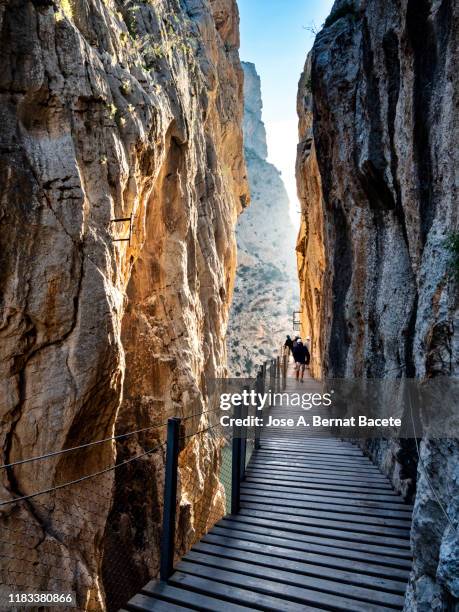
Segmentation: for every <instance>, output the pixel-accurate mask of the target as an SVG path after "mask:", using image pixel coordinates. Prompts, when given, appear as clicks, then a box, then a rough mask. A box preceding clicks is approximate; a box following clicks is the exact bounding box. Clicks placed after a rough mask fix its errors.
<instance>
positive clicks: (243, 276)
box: [228, 62, 298, 376]
mask: <svg viewBox="0 0 459 612" xmlns="http://www.w3.org/2000/svg"><path fill="white" fill-rule="evenodd" d="M242 66H243V69H244V151H245V159H246V162H247V174H248V179H249V185H250V195H251V205H250V207H249V208H248V209H246V210H245V211H244V213H243V214H242V215H241V216H240V217H239V220H238V223H237V227H236V237H237V246H238V250H237V252H238V266H237V273H236V283H235V288H234V296H233V303H232V307H231V313H230V322H229V327H228V366H229V368H230V372H231V373H232V374H233V375H235V376H254V375H255V373H256V367H257V366H258V365H261V364H262V363H263V362H264V361H265V360H266V359H268V358H270V357H271V356H272V355H273V354H276V353H279V350H280V347H281V346H282V344H283V343H284V342H285V336H286V334H292V333H293V332H292V313H293V311H294V310H297V309H298V281H297V278H296V268H295V237H296V236H295V230H294V229H293V224H292V222H291V219H290V215H289V201H288V196H287V192H286V190H285V186H284V183H283V181H282V177H281V175H280V172H279V171H278V170H277V168H276V167H275V166H273V164H270V163H269V162H268V161H267V157H268V150H267V144H266V130H265V126H264V124H263V121H262V106H263V104H262V99H261V84H260V77H259V76H258V74H257V72H256V68H255V66H254V64H252V63H250V62H243V63H242Z"/></svg>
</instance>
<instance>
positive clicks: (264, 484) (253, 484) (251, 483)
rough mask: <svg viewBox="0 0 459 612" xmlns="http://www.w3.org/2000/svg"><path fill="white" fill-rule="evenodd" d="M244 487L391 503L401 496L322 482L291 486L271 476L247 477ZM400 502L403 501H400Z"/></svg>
mask: <svg viewBox="0 0 459 612" xmlns="http://www.w3.org/2000/svg"><path fill="white" fill-rule="evenodd" d="M244 488H245V489H263V490H264V491H276V493H278V494H279V493H280V494H284V493H289V492H291V493H303V494H304V493H309V491H314V492H315V494H317V493H325V494H326V495H328V496H329V497H347V496H349V495H351V494H352V496H353V497H355V499H370V500H374V501H378V500H381V501H389V502H391V503H397V500H399V497H398V496H397V495H396V494H394V495H391V494H390V493H384V494H383V493H380V492H373V491H369V490H365V489H362V490H360V491H359V490H355V489H354V490H352V489H351V490H350V489H346V488H345V487H341V486H336V487H333V488H331V487H327V486H326V485H320V484H312V483H311V484H306V483H305V484H302V485H301V486H298V487H293V486H291V487H289V486H283V485H282V484H277V483H276V484H273V483H271V482H270V481H269V478H267V479H266V480H259V479H256V480H255V479H253V478H247V479H246V480H244ZM400 503H402V502H401V501H400Z"/></svg>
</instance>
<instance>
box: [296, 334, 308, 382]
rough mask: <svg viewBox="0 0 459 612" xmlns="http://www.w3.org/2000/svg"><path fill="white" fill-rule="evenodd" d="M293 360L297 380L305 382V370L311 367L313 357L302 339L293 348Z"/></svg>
mask: <svg viewBox="0 0 459 612" xmlns="http://www.w3.org/2000/svg"><path fill="white" fill-rule="evenodd" d="M293 359H294V360H295V378H296V380H299V381H300V382H303V378H304V370H305V368H306V366H307V365H309V361H310V359H311V356H310V354H309V351H308V347H307V346H306V345H305V344H303V343H302V342H301V339H300V338H299V339H298V340H297V342H296V344H295V345H294V347H293Z"/></svg>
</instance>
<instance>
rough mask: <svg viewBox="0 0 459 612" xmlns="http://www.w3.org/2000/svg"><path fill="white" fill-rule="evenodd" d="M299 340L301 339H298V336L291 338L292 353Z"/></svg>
mask: <svg viewBox="0 0 459 612" xmlns="http://www.w3.org/2000/svg"><path fill="white" fill-rule="evenodd" d="M300 339H301V338H300V337H299V336H295V337H294V338H293V342H292V351H293V349H294V348H295V346H296V344H297V342H298V340H300Z"/></svg>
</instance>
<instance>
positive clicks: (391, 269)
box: [297, 0, 459, 611]
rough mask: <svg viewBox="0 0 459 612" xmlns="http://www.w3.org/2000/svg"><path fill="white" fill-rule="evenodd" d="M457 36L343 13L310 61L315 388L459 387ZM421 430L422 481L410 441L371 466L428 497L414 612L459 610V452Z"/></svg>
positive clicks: (405, 19) (307, 325) (305, 260)
mask: <svg viewBox="0 0 459 612" xmlns="http://www.w3.org/2000/svg"><path fill="white" fill-rule="evenodd" d="M458 27H459V7H458V5H457V2H455V1H454V0H442V1H441V2H427V1H424V0H422V1H419V2H413V1H411V0H404V1H403V2H395V1H388V2H384V3H380V2H377V1H376V0H368V1H364V2H359V1H358V0H337V1H336V2H335V4H334V7H333V10H332V12H331V14H330V16H329V17H328V19H327V20H326V22H325V25H324V27H323V29H322V30H321V32H320V33H319V34H318V35H317V37H316V40H315V43H314V46H313V49H312V52H311V54H310V56H309V57H308V59H307V61H306V65H305V70H304V73H303V75H302V77H301V80H300V85H299V92H298V112H299V117H300V124H299V125H300V145H299V149H298V158H297V180H298V191H299V196H300V199H301V205H302V214H303V218H302V225H301V230H300V235H299V239H298V243H297V252H298V267H299V278H300V286H301V297H302V300H301V304H302V319H303V320H302V324H303V329H304V330H305V331H306V333H308V334H309V335H311V337H312V353H313V363H312V369H313V372H314V374H315V375H317V376H320V375H324V376H328V377H330V378H344V377H348V378H349V377H350V378H359V377H365V378H404V377H407V378H419V379H422V378H428V379H429V378H432V377H437V376H451V377H457V375H458V373H459V350H458V349H459V302H458V285H457V276H455V273H454V270H453V271H452V270H451V259H452V255H451V251H450V249H448V237H450V239H451V236H454V234H451V232H452V231H453V232H454V228H457V226H458V199H457V197H458V194H457V185H458V168H459V165H458V162H459V159H458V151H459V149H458V137H459V131H458V117H457V109H458V105H459V87H458V81H457V75H456V68H455V67H456V66H457V63H458V61H459V38H458ZM456 232H457V229H456ZM456 261H457V259H456ZM452 408H453V409H455V410H457V405H456V406H455V407H452ZM423 424H424V428H425V431H426V436H425V439H424V440H423V441H422V442H421V445H420V454H421V457H420V463H419V464H418V466H417V470H416V464H417V463H418V458H417V452H416V447H415V444H414V441H413V440H399V441H394V440H373V441H371V442H368V443H367V452H368V453H369V454H370V456H372V457H373V459H374V461H375V462H377V463H379V464H380V465H381V467H382V468H383V470H384V471H385V472H386V473H387V474H388V475H390V477H391V478H392V481H393V483H394V486H395V487H396V488H397V489H398V490H400V491H402V492H403V493H404V494H405V495H406V496H408V497H410V496H412V495H413V490H414V487H415V488H416V496H415V506H414V516H413V527H412V536H411V538H412V540H411V541H412V547H413V554H414V563H413V569H412V574H411V580H410V584H409V588H408V593H407V598H406V604H405V609H406V610H410V611H411V610H425V611H427V610H455V609H457V606H458V605H459V604H458V602H459V581H458V576H459V571H458V570H459V540H458V536H457V524H458V520H459V505H458V500H459V488H458V486H459V478H458V476H459V445H458V441H457V438H452V439H445V440H438V439H430V438H429V429H428V427H429V423H428V421H426V422H424V423H423ZM416 480H417V482H416ZM445 508H446V509H447V513H448V514H447V513H446V512H445V511H444V510H445ZM448 516H449V520H448Z"/></svg>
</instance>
